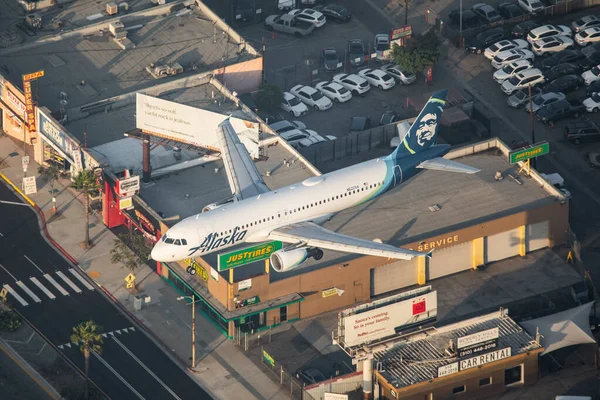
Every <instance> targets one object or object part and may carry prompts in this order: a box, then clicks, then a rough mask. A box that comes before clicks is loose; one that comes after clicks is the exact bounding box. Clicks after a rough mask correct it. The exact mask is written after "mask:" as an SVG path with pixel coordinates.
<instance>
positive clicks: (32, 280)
mask: <svg viewBox="0 0 600 400" xmlns="http://www.w3.org/2000/svg"><path fill="white" fill-rule="evenodd" d="M29 280H31V282H33V283H34V284H35V286H37V287H39V288H40V290H41V291H42V292H44V294H45V295H46V296H48V297H50V298H51V299H52V300H54V299H55V298H56V296H55V295H54V294H53V293H52V292H51V291H49V290H48V289H46V286H44V285H42V283H41V282H40V281H38V280H37V278H35V277H31V278H29Z"/></svg>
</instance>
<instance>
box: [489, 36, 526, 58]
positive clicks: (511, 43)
mask: <svg viewBox="0 0 600 400" xmlns="http://www.w3.org/2000/svg"><path fill="white" fill-rule="evenodd" d="M528 47H529V43H527V42H526V41H525V40H523V39H515V40H501V41H499V42H498V43H494V44H493V45H491V46H490V47H488V48H487V49H485V52H484V53H483V55H484V56H485V58H487V59H488V60H491V59H493V58H494V57H496V55H497V54H498V53H501V52H503V51H506V50H512V49H526V48H528Z"/></svg>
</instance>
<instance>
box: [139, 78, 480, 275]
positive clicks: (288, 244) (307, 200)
mask: <svg viewBox="0 0 600 400" xmlns="http://www.w3.org/2000/svg"><path fill="white" fill-rule="evenodd" d="M447 94H448V90H447V89H446V90H441V91H438V92H436V93H434V94H433V95H432V96H431V98H430V99H429V101H428V102H427V104H425V107H424V108H423V109H422V110H421V112H420V114H419V115H418V116H417V118H416V120H415V121H414V123H413V124H412V126H411V127H410V129H408V131H407V132H406V133H405V134H404V138H403V139H402V141H401V143H400V145H399V146H398V147H397V148H396V149H395V150H394V151H393V152H392V153H391V154H390V155H388V156H386V157H381V158H376V159H373V160H370V161H366V162H363V163H360V164H357V165H353V166H350V167H347V168H344V169H340V170H337V171H334V172H330V173H327V174H324V175H321V176H314V177H311V178H308V179H306V180H304V181H302V182H299V183H296V184H293V185H289V186H286V187H282V188H280V189H277V190H270V189H269V188H268V187H267V185H265V183H264V181H263V179H262V177H261V175H260V173H259V172H258V170H257V169H256V166H255V165H254V162H253V161H252V160H251V158H250V156H249V155H248V152H247V150H246V148H245V146H244V145H243V144H242V143H241V142H240V140H239V138H238V136H237V134H236V132H235V130H234V129H233V127H232V126H231V124H230V123H229V120H228V119H227V120H225V121H223V122H222V123H220V124H219V126H218V129H217V134H218V137H219V142H220V145H221V155H222V158H223V163H224V165H225V171H226V174H227V178H228V181H229V185H230V187H231V192H232V194H233V201H223V202H220V203H216V204H217V205H216V206H215V207H216V208H215V209H211V210H209V211H206V212H202V213H199V214H197V215H193V216H191V217H188V218H185V219H183V220H182V221H180V222H178V223H177V224H175V225H174V226H173V227H172V228H171V229H169V230H168V231H167V232H166V234H165V235H164V236H162V238H161V239H160V240H159V241H158V242H157V243H156V244H155V246H154V248H153V249H152V253H151V257H152V258H153V259H154V260H156V261H161V262H171V261H180V260H184V259H189V258H193V257H196V256H202V255H206V254H209V253H212V252H216V251H219V252H220V251H223V250H225V249H226V248H228V247H232V246H235V245H240V244H242V243H260V242H266V241H271V240H278V241H281V242H283V243H285V247H284V248H283V249H281V250H279V251H276V252H275V253H273V254H272V255H271V256H270V261H271V266H272V267H273V269H274V270H275V271H277V272H285V271H289V270H291V269H293V268H296V267H298V266H299V265H301V264H302V263H303V262H305V261H306V260H308V258H310V257H313V258H314V259H316V260H320V259H321V258H322V257H323V250H322V249H327V250H333V251H339V252H347V253H357V254H364V255H373V256H379V257H386V258H393V259H402V260H411V259H412V258H414V257H418V256H427V257H431V252H428V253H422V252H417V251H413V250H408V249H403V248H398V247H395V246H392V245H389V244H384V243H377V242H374V241H370V240H365V239H360V238H356V237H352V236H347V235H342V234H339V233H336V232H333V231H330V230H328V229H325V228H323V227H321V226H319V224H321V223H323V222H325V221H326V220H328V219H330V218H331V217H332V216H333V215H334V214H335V213H337V212H340V211H342V210H345V209H347V208H350V207H354V206H357V205H359V204H363V203H365V202H368V201H370V200H373V199H375V198H376V197H378V196H381V195H383V194H384V193H385V192H387V191H389V190H391V189H393V188H395V187H397V186H399V185H400V184H401V183H403V182H406V181H407V180H408V179H410V178H411V177H413V176H415V175H416V174H417V173H419V172H420V171H421V170H423V169H431V170H441V171H450V172H459V173H466V174H474V173H476V172H478V171H479V169H477V168H473V167H470V166H467V165H464V164H461V163H458V162H455V161H451V160H448V159H445V158H443V156H444V155H445V154H447V153H448V152H449V151H450V145H447V144H442V145H438V144H436V137H437V133H438V129H439V121H440V119H441V117H442V112H443V110H444V106H445V102H446V96H447ZM205 210H206V208H205Z"/></svg>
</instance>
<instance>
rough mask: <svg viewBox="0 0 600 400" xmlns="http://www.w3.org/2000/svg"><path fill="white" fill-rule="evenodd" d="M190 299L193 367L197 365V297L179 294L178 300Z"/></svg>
mask: <svg viewBox="0 0 600 400" xmlns="http://www.w3.org/2000/svg"><path fill="white" fill-rule="evenodd" d="M183 299H189V300H190V301H191V302H192V368H195V367H196V308H195V306H194V305H195V304H196V301H195V300H196V299H194V297H193V296H179V297H178V298H177V300H183Z"/></svg>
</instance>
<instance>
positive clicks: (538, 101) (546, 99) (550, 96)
mask: <svg viewBox="0 0 600 400" xmlns="http://www.w3.org/2000/svg"><path fill="white" fill-rule="evenodd" d="M564 98H565V95H564V93H560V92H549V93H539V94H537V95H535V96H533V97H532V98H531V108H530V107H529V103H527V104H526V105H525V112H529V110H530V109H531V110H533V112H534V113H535V112H537V111H538V110H539V109H540V108H542V107H545V106H547V105H548V104H552V103H554V102H556V101H558V100H563V99H564Z"/></svg>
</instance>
